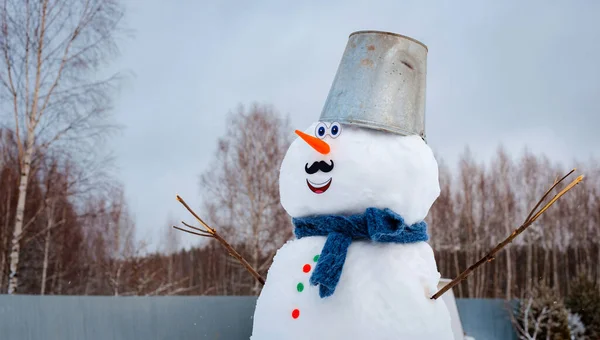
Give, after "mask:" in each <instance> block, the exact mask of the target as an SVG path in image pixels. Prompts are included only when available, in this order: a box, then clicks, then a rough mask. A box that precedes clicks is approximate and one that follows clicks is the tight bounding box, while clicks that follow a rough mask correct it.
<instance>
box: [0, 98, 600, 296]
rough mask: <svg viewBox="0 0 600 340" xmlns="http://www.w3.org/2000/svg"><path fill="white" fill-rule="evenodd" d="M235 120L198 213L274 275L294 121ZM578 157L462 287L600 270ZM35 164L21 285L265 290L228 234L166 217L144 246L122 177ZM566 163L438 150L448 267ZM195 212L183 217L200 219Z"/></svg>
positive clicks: (5, 254)
mask: <svg viewBox="0 0 600 340" xmlns="http://www.w3.org/2000/svg"><path fill="white" fill-rule="evenodd" d="M229 119H230V124H228V126H229V130H228V131H227V133H226V134H224V136H225V137H223V138H221V139H220V140H219V142H218V149H217V150H216V151H215V160H214V165H215V166H213V167H212V169H213V170H212V171H210V172H207V173H205V174H204V175H203V176H202V180H201V182H200V188H199V189H200V190H199V193H200V195H202V196H203V198H204V202H205V204H204V206H203V207H202V209H199V210H198V212H199V213H200V214H201V215H202V216H203V218H205V219H206V220H207V221H209V224H211V226H212V227H214V228H217V229H218V230H219V231H220V232H221V233H222V234H223V235H224V236H225V237H226V239H227V240H228V241H229V242H230V243H232V244H233V245H234V247H235V248H236V249H237V250H238V251H239V252H240V253H242V254H243V256H244V257H245V258H246V259H247V260H248V262H249V263H250V264H251V265H252V266H253V267H254V268H257V269H258V271H259V272H260V273H261V274H262V275H263V276H266V273H267V270H268V268H269V265H270V263H271V259H272V257H273V255H274V254H275V251H276V250H277V248H279V247H280V246H281V245H282V244H283V243H285V242H286V241H287V240H289V239H290V238H292V235H293V234H292V226H291V223H290V220H289V217H288V216H287V214H286V213H285V211H284V210H283V209H282V208H281V205H280V203H279V196H278V184H277V172H278V167H277V166H271V165H272V164H276V163H278V162H280V160H281V159H282V157H283V155H284V154H285V151H286V149H287V146H288V145H289V142H290V138H291V134H289V133H288V131H291V130H290V129H289V126H288V123H287V121H285V120H283V119H282V118H281V117H280V116H279V115H278V114H277V113H276V112H275V110H274V109H273V108H271V107H269V106H259V105H255V106H252V107H251V108H249V109H246V108H243V107H240V108H239V109H238V111H236V112H234V113H231V114H230V116H229ZM1 137H2V138H1V143H0V147H1V148H2V149H1V150H2V152H1V154H2V159H1V160H0V161H1V162H0V183H1V185H0V270H1V272H0V273H1V274H2V275H0V291H2V292H6V291H7V285H8V278H9V275H10V272H11V271H10V268H9V260H10V255H11V242H12V239H13V230H12V228H13V225H14V223H13V222H14V214H15V207H16V205H17V192H18V174H19V166H18V164H19V163H18V161H17V155H18V148H17V144H16V142H15V140H14V139H15V138H14V133H12V132H11V131H10V130H6V129H5V130H2V135H1ZM263 145H270V146H271V147H270V148H263V147H261V146H263ZM265 150H269V151H268V153H265ZM267 161H268V163H267ZM576 166H577V168H578V172H582V173H585V174H586V178H585V180H584V182H583V183H582V184H580V185H579V186H578V187H577V188H575V189H574V190H572V191H571V192H569V193H568V194H567V195H565V196H564V197H563V198H562V199H561V200H559V201H558V202H557V203H556V204H555V205H554V206H553V207H552V208H551V209H549V210H548V211H547V212H546V213H545V214H544V215H542V217H541V218H540V219H539V220H538V221H537V222H536V223H535V224H534V225H533V226H531V227H530V228H529V229H528V230H527V231H526V232H524V233H523V234H522V235H520V236H519V237H517V238H516V239H515V241H514V242H513V243H511V244H510V245H509V246H508V247H506V248H505V249H504V250H502V251H501V252H500V253H498V254H497V256H496V258H495V260H494V261H491V262H490V263H487V264H485V265H483V266H482V267H480V268H479V269H478V270H477V271H476V272H475V273H474V274H472V275H471V276H470V277H469V279H467V280H466V281H464V282H463V283H462V284H460V285H458V286H457V287H455V288H454V293H455V294H456V295H457V296H458V297H496V298H513V297H516V298H518V297H520V296H522V295H523V294H525V293H526V292H528V291H530V290H531V289H532V288H533V287H535V286H536V285H537V284H539V283H543V284H545V285H548V286H551V287H553V288H554V289H556V290H557V291H558V292H559V294H561V295H566V294H568V293H569V290H570V287H571V282H573V278H574V277H576V276H578V275H585V276H587V277H588V278H589V279H591V280H592V281H594V282H600V270H599V269H600V265H599V264H600V247H599V245H600V199H599V193H600V191H599V184H600V183H599V182H598V177H597V174H598V171H599V170H600V168H599V167H598V165H597V164H595V163H594V162H592V161H590V162H588V163H585V164H576ZM32 169H33V172H32V176H31V180H30V184H29V186H28V193H27V202H26V209H25V219H24V228H23V236H22V239H21V261H20V262H19V268H18V276H19V282H20V284H19V288H18V293H21V294H85V295H167V294H186V295H200V294H202V295H204V294H206V295H253V294H258V293H259V292H260V285H259V284H258V283H257V282H256V281H255V280H254V279H253V278H252V276H251V275H250V274H249V273H248V272H247V271H246V270H245V269H244V268H243V267H242V266H241V265H240V264H239V263H238V262H237V261H236V260H235V259H234V258H233V257H232V256H229V255H228V254H227V252H226V251H225V249H224V248H223V247H222V246H221V245H220V244H219V243H217V242H216V241H214V240H210V239H206V240H204V239H202V240H203V242H200V243H201V244H202V246H197V247H193V248H191V249H187V250H183V249H181V248H179V240H180V238H181V237H192V238H193V237H197V236H194V235H190V234H185V233H183V232H181V231H177V230H174V229H171V228H169V226H168V225H167V224H165V226H164V227H165V235H166V236H165V237H164V238H162V242H163V244H161V245H160V249H161V250H163V251H162V252H155V253H151V254H148V253H147V252H146V251H145V250H146V248H145V247H144V245H143V244H142V243H140V242H138V241H136V238H135V224H134V221H133V220H131V218H130V217H129V213H128V208H127V202H126V201H125V199H124V196H123V189H122V188H121V186H120V185H119V184H118V183H117V182H114V181H110V180H108V179H107V180H106V181H105V182H99V181H97V180H96V181H95V182H94V184H93V185H91V184H89V185H87V186H86V185H83V186H82V185H81V183H85V181H83V180H82V178H83V177H85V176H83V175H81V173H82V170H81V169H78V168H77V164H72V163H70V162H66V161H58V160H53V158H52V157H51V156H47V157H39V158H38V159H36V161H35V162H34V164H33V166H32ZM214 169H219V170H217V171H215V170H214ZM568 170H570V169H569V168H565V167H564V166H562V165H560V164H556V163H554V162H552V161H551V160H549V159H548V158H546V157H545V156H542V155H534V154H532V153H530V152H526V151H525V152H524V153H523V154H522V155H520V156H519V157H510V156H509V155H508V154H507V153H506V152H505V151H503V150H502V149H501V148H500V149H498V151H497V153H496V155H495V156H494V157H493V159H492V161H491V162H489V163H482V162H477V161H476V160H475V159H474V157H472V156H471V154H470V153H469V151H468V150H466V151H465V152H464V153H463V155H462V157H461V158H460V160H459V163H458V164H456V166H454V167H453V169H452V170H451V168H450V166H449V165H448V164H445V163H444V162H443V161H440V184H441V189H442V190H441V195H440V197H439V198H438V200H437V201H436V202H435V203H434V205H433V207H432V209H431V211H430V213H429V215H428V217H427V222H428V223H429V232H430V235H431V240H430V243H431V245H432V247H433V248H434V251H435V254H436V260H437V263H438V266H439V270H440V272H441V273H442V276H443V277H445V278H453V277H455V276H456V275H457V274H458V273H459V272H460V271H462V270H464V269H465V268H466V267H467V266H468V265H470V264H472V263H474V262H475V261H476V260H477V259H479V258H480V257H482V256H483V255H484V254H485V253H486V252H487V251H488V250H490V249H491V248H492V247H493V246H495V245H496V244H497V243H498V242H500V241H501V240H502V239H503V238H505V237H506V236H507V235H509V234H510V233H511V232H512V231H513V230H514V228H516V227H518V226H519V225H520V224H521V223H522V222H523V220H524V219H525V218H526V216H527V214H528V213H529V211H530V209H531V208H533V206H534V205H535V203H536V202H537V200H538V199H539V198H540V197H541V196H542V195H543V193H544V192H545V191H546V190H547V188H548V187H549V186H550V185H551V184H552V183H553V182H554V180H556V179H557V177H560V176H562V175H564V174H565V173H566V172H568ZM257 174H261V176H257ZM86 188H87V189H86ZM99 188H102V190H99ZM84 189H86V190H84ZM557 190H558V189H557ZM189 217H191V216H178V219H183V220H188V222H192V220H190V219H189ZM200 240H201V239H200V238H199V241H200ZM166 251H168V253H167V252H166Z"/></svg>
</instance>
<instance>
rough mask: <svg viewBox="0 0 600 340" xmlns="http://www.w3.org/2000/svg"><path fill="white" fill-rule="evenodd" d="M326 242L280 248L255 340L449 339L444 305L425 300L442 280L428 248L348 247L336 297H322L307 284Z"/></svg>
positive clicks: (314, 240) (295, 242) (311, 239)
mask: <svg viewBox="0 0 600 340" xmlns="http://www.w3.org/2000/svg"><path fill="white" fill-rule="evenodd" d="M324 243H325V238H324V237H308V238H303V239H300V240H293V241H289V242H288V243H287V244H285V245H284V246H283V247H282V248H281V249H280V250H279V251H278V253H277V255H276V256H275V258H274V261H273V265H272V267H271V269H270V270H269V276H268V279H267V281H266V284H265V286H264V288H263V291H262V293H261V295H260V298H259V300H258V302H257V305H256V312H255V316H254V329H253V336H252V338H251V339H252V340H275V339H281V340H284V339H285V340H306V339H311V340H312V339H314V340H319V339H323V340H337V339H339V340H342V339H369V340H388V339H389V340H392V339H394V340H397V339H432V340H451V339H453V335H452V332H451V329H450V316H449V314H448V311H447V309H446V306H445V305H444V303H443V302H442V300H431V299H429V297H430V296H431V295H433V294H434V293H435V292H436V287H437V283H438V282H439V278H440V275H439V273H438V271H437V268H436V264H435V261H434V260H433V251H432V250H431V248H430V247H429V245H428V244H427V243H425V242H419V243H414V244H374V243H371V242H353V243H352V245H351V246H350V248H349V249H348V254H347V257H346V263H345V264H344V270H343V272H342V276H341V279H340V282H339V283H338V287H337V288H336V290H335V293H334V294H333V295H332V296H330V297H327V298H320V297H319V293H318V288H317V287H315V286H311V285H310V284H309V282H308V281H309V277H310V275H311V274H312V270H313V269H314V266H315V264H316V263H315V262H314V257H315V255H317V254H319V253H320V251H321V249H322V248H323V244H324ZM309 266H310V270H308V272H305V270H307V269H309ZM294 311H297V312H294ZM292 314H294V315H292ZM294 316H295V317H296V318H294Z"/></svg>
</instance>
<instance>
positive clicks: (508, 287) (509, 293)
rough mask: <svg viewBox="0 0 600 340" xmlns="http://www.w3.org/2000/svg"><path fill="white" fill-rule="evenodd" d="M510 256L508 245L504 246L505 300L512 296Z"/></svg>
mask: <svg viewBox="0 0 600 340" xmlns="http://www.w3.org/2000/svg"><path fill="white" fill-rule="evenodd" d="M512 281H513V280H512V257H511V255H510V247H506V294H505V298H506V300H510V299H511V298H512Z"/></svg>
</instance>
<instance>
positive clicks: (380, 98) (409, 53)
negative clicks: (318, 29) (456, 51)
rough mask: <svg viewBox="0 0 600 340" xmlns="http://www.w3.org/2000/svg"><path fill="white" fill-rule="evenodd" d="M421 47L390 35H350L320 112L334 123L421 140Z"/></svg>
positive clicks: (423, 76) (424, 57) (423, 56)
mask: <svg viewBox="0 0 600 340" xmlns="http://www.w3.org/2000/svg"><path fill="white" fill-rule="evenodd" d="M426 75H427V46H425V45H424V44H422V43H421V42H419V41H417V40H415V39H412V38H409V37H406V36H403V35H399V34H395V33H388V32H378V31H359V32H354V33H352V34H351V35H350V37H349V40H348V44H347V45H346V49H345V51H344V55H343V56H342V60H341V62H340V65H339V67H338V70H337V73H336V75H335V78H334V80H333V84H332V85H331V89H330V90H329V94H328V96H327V100H326V101H325V105H324V107H323V111H322V112H321V117H320V120H321V121H325V122H339V123H342V124H349V125H355V126H360V127H365V128H372V129H376V130H383V131H387V132H391V133H396V134H400V135H419V136H421V137H422V138H423V139H425V80H426Z"/></svg>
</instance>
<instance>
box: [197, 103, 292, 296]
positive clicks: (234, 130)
mask: <svg viewBox="0 0 600 340" xmlns="http://www.w3.org/2000/svg"><path fill="white" fill-rule="evenodd" d="M290 131H292V130H291V129H290V128H289V127H288V122H287V120H284V119H282V118H281V117H280V116H279V115H278V114H277V113H276V112H275V111H274V109H273V108H271V107H269V106H261V105H256V104H255V105H253V106H252V107H251V108H250V110H249V111H247V112H246V110H245V109H244V107H243V106H240V107H239V108H238V110H237V112H236V113H235V114H230V116H229V122H228V129H227V134H226V136H225V137H223V138H221V139H219V142H218V150H217V153H216V159H215V161H214V162H213V163H211V167H210V169H209V170H208V171H207V172H206V173H205V174H204V175H202V177H201V192H202V195H203V196H204V199H205V208H206V210H207V212H208V217H209V218H208V219H209V220H210V221H212V223H211V225H213V226H214V227H215V228H216V229H218V230H219V232H220V233H221V234H223V235H226V236H227V239H228V240H229V241H230V242H231V243H236V242H237V243H242V242H243V243H244V248H245V250H246V253H249V263H250V265H251V266H252V267H253V268H255V269H256V270H257V271H258V272H259V273H264V272H266V271H267V269H268V268H269V266H270V263H271V259H272V257H273V255H274V254H275V252H276V250H277V249H278V248H279V247H280V246H281V245H282V244H283V243H284V242H285V241H286V240H287V239H289V238H290V237H291V235H292V226H291V222H290V218H289V216H288V215H287V213H286V212H285V211H284V210H283V207H282V206H281V203H280V201H279V166H280V164H281V161H282V160H283V157H284V155H285V153H286V151H287V148H288V146H289V144H290V138H289V136H291V133H290ZM253 285H254V288H253V289H254V293H258V292H259V291H260V288H261V287H260V284H259V283H258V282H253Z"/></svg>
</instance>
